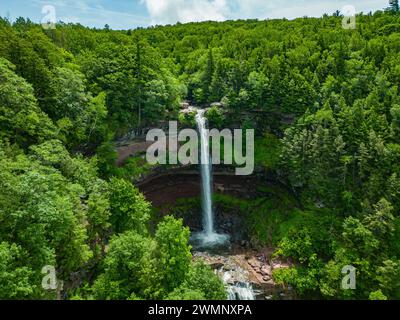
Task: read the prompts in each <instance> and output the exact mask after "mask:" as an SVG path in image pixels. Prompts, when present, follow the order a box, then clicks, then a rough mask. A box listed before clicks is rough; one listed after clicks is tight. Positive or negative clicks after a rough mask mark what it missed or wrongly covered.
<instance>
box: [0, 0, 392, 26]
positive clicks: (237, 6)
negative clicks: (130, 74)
mask: <svg viewBox="0 0 400 320" xmlns="http://www.w3.org/2000/svg"><path fill="white" fill-rule="evenodd" d="M45 5H52V6H54V8H55V10H56V11H55V13H56V18H57V20H62V21H64V22H79V23H81V24H83V25H86V26H90V27H103V26H104V25H105V24H108V25H110V26H111V28H113V29H131V28H135V27H139V26H141V27H146V26H149V25H154V24H170V23H176V22H178V21H180V22H190V21H204V20H216V21H223V20H228V19H249V18H251V19H266V18H288V19H292V18H295V17H302V16H310V17H319V16H322V14H324V13H332V12H334V11H335V10H340V9H341V8H343V7H344V6H346V5H352V6H354V7H355V9H356V11H357V12H361V11H362V12H365V13H366V12H369V11H375V10H379V9H383V8H385V7H387V6H388V0H344V1H342V0H326V1H323V0H280V1H278V0H0V15H1V16H3V17H5V16H6V17H9V18H10V19H12V20H13V19H15V18H16V17H19V16H22V17H29V18H30V19H31V20H33V21H35V22H40V21H42V19H43V18H44V16H45V15H46V14H43V13H42V8H43V7H44V6H45Z"/></svg>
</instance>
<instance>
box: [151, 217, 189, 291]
mask: <svg viewBox="0 0 400 320" xmlns="http://www.w3.org/2000/svg"><path fill="white" fill-rule="evenodd" d="M189 236H190V231H189V229H188V228H186V227H184V226H183V222H182V220H175V219H174V218H173V217H171V216H167V217H165V218H164V220H163V221H162V222H160V223H159V224H158V226H157V231H156V234H155V240H156V242H157V256H158V257H159V259H160V265H158V266H157V271H158V272H159V273H160V274H162V275H163V277H162V278H163V279H162V285H163V287H164V288H165V289H166V290H167V292H170V291H172V290H173V289H174V288H176V287H178V286H179V285H180V284H181V283H182V281H183V279H184V278H185V275H186V274H187V273H188V271H189V266H190V261H191V257H192V255H191V253H190V249H191V247H190V246H189V245H188V241H189Z"/></svg>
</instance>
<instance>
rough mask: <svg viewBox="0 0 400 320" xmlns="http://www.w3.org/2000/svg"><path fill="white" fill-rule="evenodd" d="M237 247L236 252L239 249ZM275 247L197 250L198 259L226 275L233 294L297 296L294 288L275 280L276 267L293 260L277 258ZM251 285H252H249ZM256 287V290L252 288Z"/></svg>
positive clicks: (285, 266) (269, 296)
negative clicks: (217, 250)
mask: <svg viewBox="0 0 400 320" xmlns="http://www.w3.org/2000/svg"><path fill="white" fill-rule="evenodd" d="M235 251H236V252H235ZM273 251H274V250H273V248H265V249H263V250H260V251H252V250H250V251H245V250H238V249H234V250H233V251H231V252H226V253H223V254H215V253H214V254H213V253H209V252H194V254H193V256H194V259H201V260H203V261H204V262H205V263H206V264H208V265H210V266H211V268H212V269H213V270H214V272H215V273H216V274H218V275H219V276H220V277H221V279H223V281H224V283H225V285H226V286H227V291H228V293H230V294H232V295H233V294H235V292H236V291H235V290H236V289H238V290H239V292H236V294H237V295H240V294H242V295H243V296H242V297H239V298H242V299H246V297H247V298H250V297H251V294H253V295H254V297H253V298H254V299H256V300H271V299H293V297H294V293H293V292H291V290H290V289H288V288H284V287H282V286H280V285H277V284H276V283H275V281H274V280H273V272H274V270H276V269H281V268H288V267H290V265H291V264H290V262H287V261H282V260H280V259H276V258H275V259H273V258H272V253H273ZM247 285H249V286H250V287H246V286H247ZM249 290H251V291H252V293H250V292H249Z"/></svg>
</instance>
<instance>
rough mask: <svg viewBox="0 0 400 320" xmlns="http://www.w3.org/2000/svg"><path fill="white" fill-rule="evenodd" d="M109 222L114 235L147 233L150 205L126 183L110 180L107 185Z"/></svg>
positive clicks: (120, 180) (114, 179)
mask: <svg viewBox="0 0 400 320" xmlns="http://www.w3.org/2000/svg"><path fill="white" fill-rule="evenodd" d="M109 190H110V191H109V192H110V203H111V206H110V209H111V217H110V222H111V224H112V226H113V228H114V231H115V232H116V233H122V232H124V231H127V230H135V231H136V232H138V233H139V234H146V233H147V222H148V220H149V218H150V204H149V203H148V202H147V201H146V200H145V199H144V197H143V195H142V194H141V193H140V192H139V191H138V190H137V189H136V188H135V187H134V186H133V185H132V184H131V183H130V182H128V181H126V180H122V179H118V178H112V179H111V180H110V183H109Z"/></svg>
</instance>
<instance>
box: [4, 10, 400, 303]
mask: <svg viewBox="0 0 400 320" xmlns="http://www.w3.org/2000/svg"><path fill="white" fill-rule="evenodd" d="M399 94H400V15H399V12H398V7H397V9H396V8H394V9H393V10H391V11H378V12H375V13H371V14H360V15H358V16H357V28H356V29H354V30H345V29H343V28H342V17H341V16H340V15H339V14H337V13H336V14H334V15H325V16H323V17H322V18H306V17H305V18H299V19H295V20H293V21H289V20H285V19H281V20H267V21H256V20H246V21H227V22H222V23H217V22H204V23H189V24H177V25H173V26H155V27H150V28H146V29H140V28H139V29H135V30H127V31H113V30H110V29H109V28H104V29H101V30H100V29H90V28H87V27H84V26H81V25H77V24H64V23H58V24H57V26H56V29H54V30H45V29H43V28H42V26H41V25H38V24H35V23H32V22H31V21H29V20H25V19H23V18H19V19H17V20H16V21H15V22H10V21H8V20H7V19H0V155H1V157H0V257H1V258H0V299H52V298H56V295H57V294H56V291H45V290H43V289H42V286H41V283H42V278H43V274H42V272H41V271H42V267H43V266H46V265H52V266H55V267H56V269H57V277H58V279H60V280H63V282H64V288H63V291H62V292H63V297H62V298H65V299H225V296H226V294H225V291H224V286H223V284H222V282H221V281H220V280H219V278H218V277H217V276H216V275H215V274H214V273H213V272H212V270H211V268H209V267H208V266H206V265H205V264H203V263H200V262H193V260H192V254H191V248H190V245H189V237H190V231H189V229H188V228H187V227H186V226H184V224H183V221H182V220H181V219H179V218H178V217H174V216H173V215H172V213H171V215H170V216H166V217H164V218H163V219H162V220H161V221H155V220H154V219H152V208H151V204H150V203H149V202H148V201H146V199H145V198H144V196H143V195H142V194H140V192H139V191H138V189H137V188H136V187H135V186H134V185H133V184H132V183H131V178H132V172H131V171H135V170H140V168H137V166H140V165H139V164H136V163H135V162H131V163H130V166H129V167H128V168H119V167H117V166H116V165H115V160H116V157H117V155H116V152H115V142H116V140H117V139H119V138H121V137H122V136H124V135H126V134H127V133H129V132H132V131H136V132H140V131H141V130H142V129H145V128H149V127H157V126H158V125H159V124H160V123H161V122H165V121H168V120H172V119H178V118H179V117H180V115H179V110H180V103H181V102H182V101H185V100H187V101H190V102H192V103H193V104H196V105H201V106H208V105H210V104H211V103H213V102H221V104H220V105H215V106H214V107H212V108H211V109H210V111H209V112H208V118H209V121H210V124H212V125H213V126H215V127H219V128H225V127H228V128H236V127H238V128H254V129H256V133H257V144H256V161H257V162H258V163H259V164H260V165H262V166H264V168H265V170H272V171H274V172H275V173H276V175H277V176H278V177H279V179H280V181H283V182H284V183H285V185H286V187H287V190H288V192H290V194H291V196H293V197H294V198H295V199H296V200H295V201H296V203H297V204H296V208H293V206H290V205H289V206H287V207H282V203H278V202H280V201H274V200H273V199H270V200H269V201H270V202H268V203H267V205H266V204H265V202H263V204H260V205H258V202H257V201H249V202H245V201H244V200H243V201H241V200H238V199H226V198H224V199H217V201H220V202H224V203H227V204H226V205H229V204H230V205H232V206H236V207H237V208H242V209H243V211H247V212H250V215H251V217H250V218H249V219H250V222H249V224H251V225H252V226H253V227H252V228H250V230H251V231H252V232H253V233H254V235H256V236H258V237H259V240H260V243H263V244H270V245H274V246H275V247H276V251H275V255H277V256H281V257H284V258H290V259H291V260H292V261H294V266H293V267H291V268H288V269H283V270H281V271H279V272H277V273H276V274H274V278H275V280H276V281H277V282H278V283H282V284H285V285H290V286H292V287H293V288H294V290H295V291H296V293H297V294H298V296H299V297H300V298H316V299H319V298H320V299H332V298H338V299H400V215H399V212H400V95H399ZM271 146H272V148H271ZM257 148H258V149H257ZM290 201H291V200H290ZM260 203H261V202H260ZM266 230H268V232H267V231H266ZM345 265H353V266H354V267H355V268H356V270H357V288H356V290H341V288H340V284H341V279H342V277H343V275H342V273H341V270H342V267H343V266H345ZM74 279H75V280H74Z"/></svg>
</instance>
